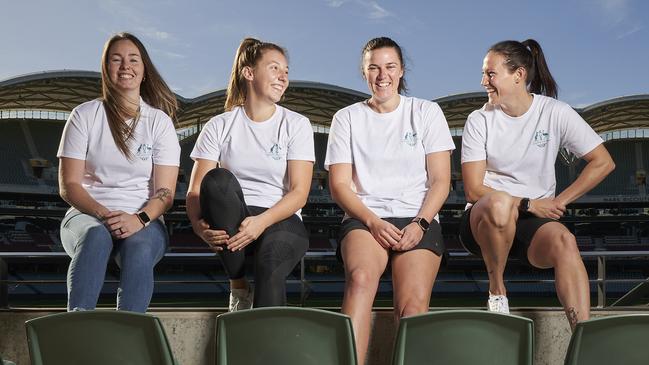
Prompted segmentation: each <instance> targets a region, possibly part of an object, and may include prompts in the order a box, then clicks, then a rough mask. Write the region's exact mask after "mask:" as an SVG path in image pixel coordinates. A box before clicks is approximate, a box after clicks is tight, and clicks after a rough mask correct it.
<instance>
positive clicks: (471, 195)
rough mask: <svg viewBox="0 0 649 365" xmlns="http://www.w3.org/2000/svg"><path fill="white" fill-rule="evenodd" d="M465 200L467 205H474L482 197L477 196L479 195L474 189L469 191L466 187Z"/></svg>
mask: <svg viewBox="0 0 649 365" xmlns="http://www.w3.org/2000/svg"><path fill="white" fill-rule="evenodd" d="M464 199H466V202H467V203H471V204H474V203H475V202H477V201H478V199H480V197H479V196H477V194H476V193H475V192H474V191H473V189H470V188H468V189H467V187H466V186H465V187H464Z"/></svg>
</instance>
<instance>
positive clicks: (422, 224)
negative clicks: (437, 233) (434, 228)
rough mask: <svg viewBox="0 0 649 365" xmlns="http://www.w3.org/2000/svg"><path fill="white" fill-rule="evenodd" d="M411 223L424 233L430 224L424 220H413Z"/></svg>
mask: <svg viewBox="0 0 649 365" xmlns="http://www.w3.org/2000/svg"><path fill="white" fill-rule="evenodd" d="M413 222H417V224H418V225H419V227H420V228H421V229H422V230H424V231H427V230H428V227H429V226H430V223H428V221H427V220H425V219H424V218H415V219H413Z"/></svg>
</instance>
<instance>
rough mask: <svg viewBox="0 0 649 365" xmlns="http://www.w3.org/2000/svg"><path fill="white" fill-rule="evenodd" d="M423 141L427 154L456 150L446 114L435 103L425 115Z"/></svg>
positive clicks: (431, 104)
mask: <svg viewBox="0 0 649 365" xmlns="http://www.w3.org/2000/svg"><path fill="white" fill-rule="evenodd" d="M421 141H422V143H423V144H424V151H425V152H426V154H429V153H433V152H440V151H452V150H454V149H455V143H453V137H451V132H450V131H449V129H448V123H447V122H446V118H445V117H444V112H442V108H440V107H439V105H437V104H435V103H430V106H429V107H428V110H427V111H426V112H425V113H424V128H423V135H422V137H421Z"/></svg>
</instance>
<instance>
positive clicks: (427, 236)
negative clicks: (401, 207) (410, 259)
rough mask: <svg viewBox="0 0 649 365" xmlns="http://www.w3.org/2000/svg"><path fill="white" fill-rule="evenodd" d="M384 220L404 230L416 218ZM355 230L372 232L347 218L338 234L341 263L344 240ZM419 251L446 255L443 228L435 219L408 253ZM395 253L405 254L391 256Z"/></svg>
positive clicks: (355, 220)
mask: <svg viewBox="0 0 649 365" xmlns="http://www.w3.org/2000/svg"><path fill="white" fill-rule="evenodd" d="M382 219H383V220H384V221H387V222H389V223H391V224H393V225H394V226H395V227H397V228H399V229H404V228H405V227H406V226H407V225H408V224H410V223H411V222H412V220H413V219H414V217H411V218H382ZM355 229H362V230H365V231H368V232H369V231H370V229H369V228H367V226H366V225H365V224H363V222H361V221H359V220H358V219H355V218H347V219H345V220H344V221H343V222H342V224H341V226H340V233H339V234H338V248H337V249H336V257H338V259H339V260H340V261H341V262H342V261H343V259H342V251H341V246H342V242H343V238H345V236H346V235H347V233H349V232H351V231H353V230H355ZM417 249H426V250H429V251H432V252H433V253H434V254H436V255H437V256H442V254H444V251H445V249H446V247H445V246H444V240H443V237H442V227H441V226H440V225H439V223H438V222H437V221H436V220H434V219H433V221H432V222H430V227H428V231H426V233H424V235H423V237H422V238H421V240H420V241H419V243H418V244H417V245H416V246H415V247H413V248H411V249H410V250H408V251H412V250H417ZM393 252H404V251H390V254H392V253H393Z"/></svg>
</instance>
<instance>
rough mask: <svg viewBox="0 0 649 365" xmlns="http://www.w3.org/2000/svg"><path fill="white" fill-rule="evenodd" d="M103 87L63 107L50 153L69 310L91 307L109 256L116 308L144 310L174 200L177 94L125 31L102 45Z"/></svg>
mask: <svg viewBox="0 0 649 365" xmlns="http://www.w3.org/2000/svg"><path fill="white" fill-rule="evenodd" d="M101 84H102V97H101V98H100V99H97V100H92V101H89V102H87V103H84V104H81V105H79V106H78V107H76V108H75V109H74V110H73V111H72V113H70V118H69V119H68V121H67V123H66V124H65V128H64V129H63V136H62V137H61V144H60V146H59V151H58V153H57V156H58V157H59V159H60V164H59V190H60V194H61V197H62V198H63V199H64V200H65V201H67V202H68V203H69V204H70V205H71V208H70V210H68V212H67V213H66V215H65V217H64V218H63V221H62V222H61V242H62V244H63V247H64V248H65V251H66V252H67V253H68V254H69V255H70V257H72V261H71V262H70V266H69V268H68V283H67V284H68V310H91V309H94V308H95V306H96V304H97V299H98V297H99V293H100V292H101V289H102V285H103V283H104V276H105V275H106V265H107V264H108V261H109V259H110V258H111V257H112V256H114V257H115V261H117V264H118V265H119V267H120V269H121V273H120V283H119V287H118V289H117V309H120V310H128V311H135V312H144V311H146V309H147V307H148V305H149V301H150V300H151V295H152V294H153V268H154V266H155V264H156V263H157V262H158V261H159V260H160V259H161V258H162V256H163V255H164V253H165V251H166V249H167V244H168V236H167V231H166V228H165V226H164V221H163V220H162V214H163V213H164V212H165V211H166V210H167V209H169V208H170V207H171V205H172V204H173V197H174V191H175V188H176V178H177V176H178V165H179V162H180V145H179V144H178V137H177V136H176V131H175V128H174V125H173V121H172V118H174V115H175V112H176V108H177V103H176V96H175V95H174V93H173V92H171V90H169V87H168V86H167V84H166V83H165V82H164V80H163V79H162V77H161V76H160V74H159V73H158V71H157V70H156V68H155V66H154V65H153V62H152V61H151V59H150V58H149V54H148V53H147V51H146V48H144V45H143V44H142V42H140V40H139V39H137V37H135V36H134V35H132V34H129V33H118V34H115V35H114V36H112V37H111V38H110V39H109V40H108V41H107V42H106V44H105V45H104V52H103V55H102V64H101Z"/></svg>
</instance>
